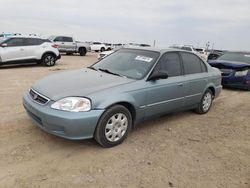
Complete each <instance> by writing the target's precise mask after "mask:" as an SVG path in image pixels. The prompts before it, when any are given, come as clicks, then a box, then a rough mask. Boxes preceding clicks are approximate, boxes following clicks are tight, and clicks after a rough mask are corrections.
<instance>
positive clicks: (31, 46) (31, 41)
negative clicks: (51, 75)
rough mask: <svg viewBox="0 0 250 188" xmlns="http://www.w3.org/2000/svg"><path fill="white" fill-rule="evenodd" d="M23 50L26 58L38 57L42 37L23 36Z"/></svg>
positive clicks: (42, 41)
mask: <svg viewBox="0 0 250 188" xmlns="http://www.w3.org/2000/svg"><path fill="white" fill-rule="evenodd" d="M24 41H25V46H24V50H25V53H26V58H27V59H38V57H40V56H41V55H40V52H41V50H42V48H43V47H42V46H41V44H42V43H44V40H43V39H38V38H25V39H24Z"/></svg>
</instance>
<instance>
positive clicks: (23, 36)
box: [6, 35, 46, 39]
mask: <svg viewBox="0 0 250 188" xmlns="http://www.w3.org/2000/svg"><path fill="white" fill-rule="evenodd" d="M6 38H30V39H34V38H35V39H46V38H42V37H38V36H25V35H20V36H7V37H6Z"/></svg>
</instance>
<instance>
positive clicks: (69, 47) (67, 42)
mask: <svg viewBox="0 0 250 188" xmlns="http://www.w3.org/2000/svg"><path fill="white" fill-rule="evenodd" d="M63 42H64V46H65V50H66V51H67V52H74V51H75V46H76V43H75V42H74V41H73V38H72V37H63Z"/></svg>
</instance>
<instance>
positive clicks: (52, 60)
mask: <svg viewBox="0 0 250 188" xmlns="http://www.w3.org/2000/svg"><path fill="white" fill-rule="evenodd" d="M42 63H43V65H45V66H47V67H51V66H54V65H55V64H56V57H55V55H53V54H44V55H43V57H42Z"/></svg>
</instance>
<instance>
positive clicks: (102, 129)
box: [95, 105, 132, 148]
mask: <svg viewBox="0 0 250 188" xmlns="http://www.w3.org/2000/svg"><path fill="white" fill-rule="evenodd" d="M131 126H132V117H131V114H130V112H129V110H128V109H127V108H125V107H124V106H121V105H115V106H112V107H111V108H109V109H107V110H106V111H105V112H104V114H103V115H102V116H101V118H100V119H99V122H98V124H97V127H96V131H95V140H96V141H97V142H98V143H99V144H100V145H102V146H103V147H107V148H108V147H113V146H116V145H119V144H121V143H122V142H123V141H124V140H125V139H126V137H127V136H128V132H129V130H130V129H131Z"/></svg>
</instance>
